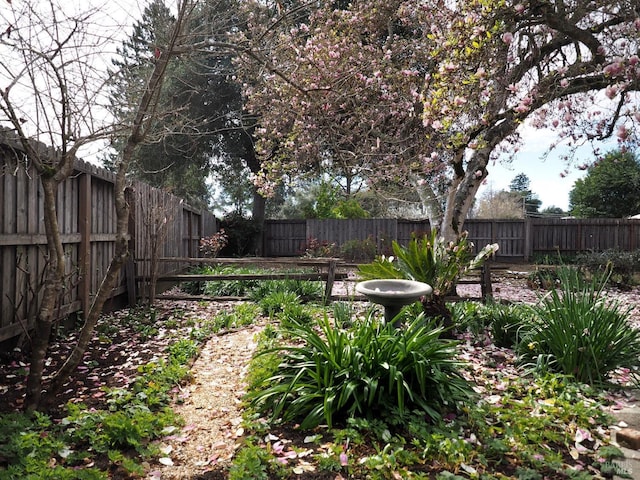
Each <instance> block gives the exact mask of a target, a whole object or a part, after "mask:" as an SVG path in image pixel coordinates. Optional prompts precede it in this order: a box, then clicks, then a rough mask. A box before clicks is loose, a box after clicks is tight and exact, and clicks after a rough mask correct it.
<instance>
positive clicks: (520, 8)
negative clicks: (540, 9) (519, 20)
mask: <svg viewBox="0 0 640 480" xmlns="http://www.w3.org/2000/svg"><path fill="white" fill-rule="evenodd" d="M513 8H514V9H515V11H516V13H517V14H518V15H520V14H522V13H523V12H524V10H525V6H524V5H523V4H521V3H519V4H517V5H516V6H515V7H513Z"/></svg>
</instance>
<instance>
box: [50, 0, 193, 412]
mask: <svg viewBox="0 0 640 480" xmlns="http://www.w3.org/2000/svg"><path fill="white" fill-rule="evenodd" d="M188 3H189V2H182V4H181V6H180V11H179V14H178V17H177V20H176V22H175V24H174V27H173V30H172V32H171V39H170V42H169V44H168V45H167V50H166V51H165V52H162V54H161V55H160V57H159V58H157V60H156V64H155V66H154V69H153V72H152V73H151V77H150V78H149V82H148V83H147V86H146V89H145V91H144V94H143V95H142V98H141V99H140V103H139V104H138V107H137V110H136V116H135V118H134V120H133V124H132V126H131V131H130V134H129V137H128V138H127V142H126V144H125V147H124V150H123V152H122V155H121V157H120V160H119V162H118V163H117V167H118V169H117V173H116V181H115V186H114V195H115V206H116V218H117V228H116V240H115V254H114V256H113V258H112V259H111V263H110V264H109V269H108V270H107V273H106V275H105V277H104V279H103V281H102V283H101V284H100V288H99V289H98V293H97V294H96V297H95V299H94V301H93V303H92V305H91V309H90V311H89V313H88V315H87V320H86V321H85V323H84V325H83V326H82V330H81V331H80V334H79V336H78V342H77V343H76V346H75V348H74V349H73V351H72V352H71V355H69V357H68V358H67V360H66V361H65V363H64V365H62V367H61V368H60V370H58V372H56V374H55V376H54V378H53V379H52V381H51V387H50V389H49V392H48V399H49V398H52V397H53V396H55V395H56V394H57V393H58V392H59V391H60V388H61V387H62V386H63V385H64V383H65V382H66V381H67V379H68V378H69V376H70V375H71V373H72V372H73V371H74V370H75V369H76V368H77V367H78V365H79V364H80V361H81V360H82V357H83V355H84V352H85V351H86V349H87V347H88V345H89V341H90V340H91V338H92V337H93V330H94V328H95V326H96V323H97V322H98V319H99V318H100V314H101V313H102V309H103V307H104V304H105V302H106V301H107V300H108V299H109V297H110V295H111V292H112V290H113V289H114V287H115V286H116V283H117V281H118V278H119V274H120V270H121V268H122V265H124V262H125V261H126V259H127V255H128V254H129V251H128V229H129V204H128V202H127V199H126V193H125V190H126V185H127V178H126V174H127V172H128V170H129V164H130V163H131V159H132V158H133V155H134V153H135V151H136V149H137V148H138V146H139V145H140V144H141V143H142V142H143V141H144V139H145V136H146V133H147V128H148V125H149V123H150V122H151V121H152V120H153V118H154V113H155V102H156V99H157V97H158V95H159V94H160V90H161V89H162V82H163V79H164V74H165V71H166V69H167V65H168V63H169V61H170V59H171V57H172V53H173V52H174V50H175V48H176V46H177V42H178V38H179V37H180V35H181V33H182V30H183V28H184V25H185V22H186V20H187V11H188V10H189V5H188Z"/></svg>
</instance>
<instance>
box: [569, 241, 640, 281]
mask: <svg viewBox="0 0 640 480" xmlns="http://www.w3.org/2000/svg"><path fill="white" fill-rule="evenodd" d="M576 262H577V264H578V265H579V266H580V267H582V268H583V269H585V270H586V271H587V272H589V273H591V274H602V273H603V272H607V271H610V272H611V280H612V281H614V282H616V283H617V284H618V285H619V286H621V287H629V286H632V285H633V284H634V283H635V280H634V275H635V274H636V273H637V272H638V270H640V250H635V251H633V252H626V251H623V250H620V249H609V250H605V251H602V252H588V253H582V254H580V255H578V256H577V258H576Z"/></svg>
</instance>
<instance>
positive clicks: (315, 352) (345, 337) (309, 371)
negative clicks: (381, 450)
mask: <svg viewBox="0 0 640 480" xmlns="http://www.w3.org/2000/svg"><path fill="white" fill-rule="evenodd" d="M344 323H346V322H344ZM344 323H343V324H344ZM440 333H441V328H434V327H433V324H429V323H428V322H425V321H424V319H423V318H422V317H419V318H418V319H416V321H415V322H413V323H412V324H411V325H410V326H408V327H406V328H402V329H395V328H393V326H391V325H388V324H384V322H382V321H381V320H378V319H376V318H375V316H374V315H373V313H370V314H369V315H368V316H366V317H365V318H362V319H357V320H356V321H354V322H353V326H351V327H348V328H341V327H340V326H339V325H336V324H334V323H333V322H332V321H330V320H329V318H328V317H327V316H326V315H325V316H324V317H323V318H322V319H320V320H318V322H317V324H315V323H314V324H308V323H296V322H291V323H290V324H289V325H288V331H287V338H288V339H289V342H288V343H287V344H280V345H277V346H275V347H273V348H270V349H266V350H262V351H261V352H260V353H259V354H258V356H262V355H267V356H268V355H273V354H274V353H275V354H277V355H279V356H280V357H281V362H280V365H279V366H278V369H277V370H276V371H275V372H274V374H273V375H272V376H271V377H270V378H268V379H266V381H265V382H264V384H265V385H266V387H264V388H258V389H256V390H255V391H253V392H251V393H250V394H249V398H250V400H251V403H252V405H253V407H254V408H255V409H256V410H257V411H258V412H259V413H262V414H270V415H271V416H272V418H273V419H274V420H278V419H280V420H282V421H285V422H286V421H301V427H302V428H304V429H306V428H313V427H315V426H317V425H318V424H320V423H322V422H325V423H327V424H328V425H329V426H330V427H331V426H332V425H333V424H334V422H335V421H337V420H340V419H346V418H348V417H353V416H361V417H366V416H368V415H376V414H380V413H381V412H385V411H391V410H394V411H400V412H403V411H409V410H412V409H420V410H422V411H424V412H425V413H426V414H427V415H428V416H430V417H432V418H438V417H440V415H441V413H442V412H443V411H446V410H454V409H455V408H456V405H457V404H458V403H459V402H461V401H464V400H468V399H469V396H470V395H471V393H472V390H471V387H470V386H469V384H468V383H467V382H466V380H464V379H463V378H462V376H461V375H460V374H459V372H458V367H459V366H460V364H459V362H458V360H456V359H455V354H456V352H455V345H456V344H455V342H451V341H446V340H443V339H440V338H439V336H440Z"/></svg>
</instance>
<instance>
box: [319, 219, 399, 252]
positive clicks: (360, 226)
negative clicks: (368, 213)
mask: <svg viewBox="0 0 640 480" xmlns="http://www.w3.org/2000/svg"><path fill="white" fill-rule="evenodd" d="M397 237H398V222H397V220H396V219H389V218H362V219H349V220H338V219H322V220H318V219H310V220H307V238H316V239H318V240H322V241H327V242H329V243H335V244H336V245H337V247H338V248H339V247H341V246H342V245H344V244H345V243H347V242H348V241H350V240H367V239H369V238H372V239H374V240H375V241H376V243H377V247H378V250H382V249H383V248H384V247H385V246H387V245H388V244H390V243H391V241H390V239H391V240H392V239H395V238H397Z"/></svg>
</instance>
